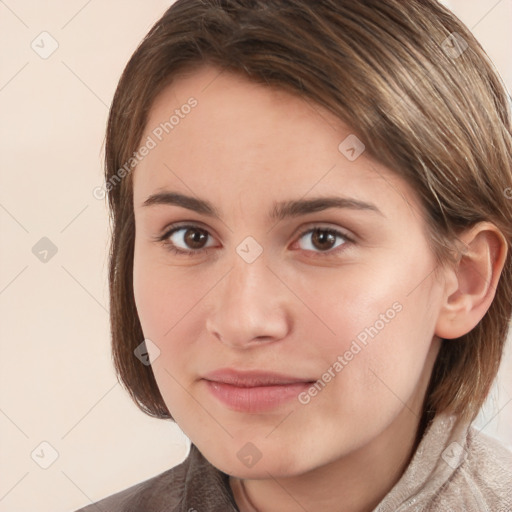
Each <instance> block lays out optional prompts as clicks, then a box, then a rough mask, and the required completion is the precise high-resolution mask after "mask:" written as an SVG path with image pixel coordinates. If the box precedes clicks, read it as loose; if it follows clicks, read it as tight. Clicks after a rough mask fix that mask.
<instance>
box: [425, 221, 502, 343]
mask: <svg viewBox="0 0 512 512" xmlns="http://www.w3.org/2000/svg"><path fill="white" fill-rule="evenodd" d="M459 241H460V244H461V245H460V254H459V258H458V261H457V263H456V264H455V265H453V266H452V267H450V268H447V269H446V273H445V277H446V278H445V289H444V297H443V303H442V307H441V310H440V313H439V317H438V321H437V324H436V332H435V333H436V335H437V336H439V337H440V338H444V339H454V338H459V337H460V336H463V335H464V334H467V333H468V332H469V331H471V329H473V328H474V327H475V326H476V325H477V324H478V322H480V320H481V319H482V318H483V316H484V315H485V313H486V312H487V310H488V309H489V307H490V305H491V303H492V301H493V299H494V295H495V292H496V286H497V284H498V281H499V278H500V275H501V272H502V270H503V266H504V264H505V260H506V256H507V242H506V239H505V237H504V236H503V234H502V233H501V231H500V230H499V229H498V228H497V227H496V226H494V224H491V223H489V222H480V223H478V224H476V225H475V226H473V227H472V228H470V229H469V230H467V231H465V232H464V233H463V234H461V235H460V236H459Z"/></svg>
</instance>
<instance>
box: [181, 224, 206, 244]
mask: <svg viewBox="0 0 512 512" xmlns="http://www.w3.org/2000/svg"><path fill="white" fill-rule="evenodd" d="M205 240H206V233H205V232H204V231H198V230H197V229H196V230H191V229H189V230H188V231H187V232H186V234H185V241H186V243H187V245H188V246H189V247H191V248H193V249H200V248H201V247H202V245H203V243H204V242H205Z"/></svg>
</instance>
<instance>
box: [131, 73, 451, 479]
mask: <svg viewBox="0 0 512 512" xmlns="http://www.w3.org/2000/svg"><path fill="white" fill-rule="evenodd" d="M219 73H220V72H219V71H218V70H217V69H215V68H213V67H204V68H201V69H200V70H198V71H197V70H196V71H195V72H194V73H192V74H189V75H187V76H182V77H180V78H179V79H178V80H176V81H175V82H173V83H172V84H171V85H169V86H168V87H167V88H166V89H165V90H164V91H163V93H162V94H161V95H160V96H159V97H158V98H157V100H156V102H155V103H154V105H153V108H152V110H151V113H150V116H149V120H148V123H147V127H146V131H145V134H144V136H143V138H142V143H144V144H146V145H147V147H148V148H149V150H148V151H147V152H145V153H146V155H145V156H144V158H142V160H141V162H140V163H139V164H138V166H137V168H136V170H135V171H134V174H133V196H134V211H135V219H136V240H135V254H134V294H135V300H136V305H137V311H138V315H139V318H140V321H141V325H142V328H143V332H144V335H145V338H146V339H149V340H151V342H152V343H150V344H148V348H149V351H150V355H151V356H152V357H155V359H154V361H153V363H152V367H153V371H154V375H155V378H156V381H157V383H158V386H159V388H160V390H161V394H162V396H163V399H164V400H165V403H166V405H167V407H168V409H169V411H170V413H171V415H172V416H173V418H174V419H175V421H176V422H177V423H178V425H179V426H180V428H181V429H182V430H183V431H184V432H185V434H186V435H187V436H188V437H189V438H190V439H191V441H192V442H193V443H194V444H195V445H196V446H197V447H198V448H199V450H200V451H201V452H202V453H203V454H204V455H205V457H206V458H207V459H208V460H210V462H212V463H213V464H214V465H215V466H217V467H218V468H219V469H221V470H222V471H224V472H226V473H229V474H231V475H236V476H239V477H243V478H247V477H256V478H257V477H258V476H259V477H263V476H268V473H267V472H270V473H271V474H272V475H275V476H279V475H281V476H286V475H294V474H301V473H305V472H307V471H309V470H312V469H314V468H318V467H321V466H323V465H326V464H328V463H330V462H333V461H335V460H338V459H340V458H343V457H348V456H349V454H351V453H352V452H353V451H354V450H357V449H360V448H362V447H364V446H366V445H368V444H370V443H372V442H373V441H374V440H375V439H377V438H378V437H379V436H380V435H381V434H382V433H383V432H385V431H386V429H388V428H389V427H390V425H392V424H393V423H394V422H396V421H398V420H399V419H401V420H400V421H402V420H403V421H410V420H411V419H413V418H412V417H413V416H414V415H415V414H419V410H420V409H421V401H422V399H423V396H424V392H425V386H426V384H427V381H428V377H429V375H430V372H431V368H432V363H433V361H434V358H435V347H436V344H435V343H434V341H437V338H436V337H435V324H436V318H437V315H438V312H439V308H440V301H441V296H442V287H441V284H440V283H438V282H437V280H436V279H437V278H435V274H436V273H435V272H434V273H433V270H434V269H435V268H436V261H435V258H434V255H433V254H432V252H431V249H430V248H429V243H428V237H427V235H426V228H425V223H424V221H423V219H422V216H421V207H420V203H419V200H418V198H416V197H415V195H414V193H413V191H412V190H411V189H410V188H409V187H408V186H407V184H406V183H405V182H404V181H403V180H402V179H401V178H399V177H398V176H397V175H395V174H394V173H393V172H392V171H391V170H390V169H387V168H385V167H384V166H382V165H380V164H379V163H377V162H376V161H375V160H373V159H371V158H370V157H369V156H368V155H367V153H366V152H364V151H363V152H362V154H360V155H359V156H358V153H359V152H360V151H361V149H362V146H360V145H359V143H357V141H356V140H355V139H354V138H353V135H352V132H351V130H350V128H349V127H347V126H345V125H344V124H343V123H342V122H341V121H339V120H338V119H337V118H336V117H334V116H333V115H332V114H331V113H329V112H327V111H325V110H323V109H322V108H321V107H320V106H318V105H315V104H312V103H311V102H310V101H305V100H303V99H301V98H299V97H295V96H292V95H290V94H288V93H286V92H283V91H279V90H274V89H271V88H268V87H265V86H262V85H258V84H256V83H253V82H250V81H247V80H246V79H245V78H243V77H239V76H238V75H235V74H230V73H227V72H223V73H220V74H219ZM190 98H193V99H190ZM185 105H189V106H190V108H189V107H185ZM176 111H177V112H176ZM172 115H174V119H173V118H171V116H172ZM170 119H171V121H169V120H170ZM166 122H167V123H168V124H167V125H165V123H166ZM171 123H172V124H171ZM163 127H165V128H166V129H164V128H163ZM166 132H168V133H166ZM347 137H349V138H348V139H347ZM150 139H151V141H152V142H150ZM354 141H355V142H356V145H355V146H354ZM340 144H341V145H340ZM351 147H353V148H354V151H351V150H350V148H351ZM356 157H357V158H356ZM251 372H252V373H251ZM254 372H258V373H257V374H255V373H254ZM269 374H278V376H277V377H276V375H270V376H269ZM413 411H415V413H413ZM408 416H409V417H410V418H409V419H407V417H408ZM416 419H417V418H416ZM258 459H259V460H258ZM254 461H255V462H254Z"/></svg>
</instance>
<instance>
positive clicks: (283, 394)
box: [203, 368, 315, 413]
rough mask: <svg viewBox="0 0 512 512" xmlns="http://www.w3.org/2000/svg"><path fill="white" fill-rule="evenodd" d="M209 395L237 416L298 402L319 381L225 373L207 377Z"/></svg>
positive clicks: (285, 376) (256, 372) (286, 376)
mask: <svg viewBox="0 0 512 512" xmlns="http://www.w3.org/2000/svg"><path fill="white" fill-rule="evenodd" d="M203 381H204V382H205V384H206V386H207V388H208V390H209V392H210V393H211V394H212V395H213V396H214V397H215V398H216V399H217V400H218V401H219V402H220V403H222V404H223V405H224V406H227V407H228V408H229V409H231V410H233V411H237V412H246V413H259V412H264V411H268V410H271V409H275V408H278V407H279V406H282V405H284V404H285V403H287V402H289V401H290V400H293V399H294V398H297V397H298V395H299V394H300V393H301V392H303V391H305V390H307V389H308V388H309V387H310V386H311V385H312V384H313V383H314V382H315V380H312V379H304V378H300V377H294V376H288V375H283V374H278V373H270V372H262V371H250V372H240V371H237V370H234V369H230V368H227V369H222V370H217V371H215V372H211V373H209V374H207V375H205V376H204V377H203Z"/></svg>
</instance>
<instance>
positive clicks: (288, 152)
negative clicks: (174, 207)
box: [134, 66, 416, 210]
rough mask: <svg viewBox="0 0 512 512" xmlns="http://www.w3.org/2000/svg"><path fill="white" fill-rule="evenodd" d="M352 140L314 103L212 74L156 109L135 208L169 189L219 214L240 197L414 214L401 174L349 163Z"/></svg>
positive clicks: (188, 77) (178, 88)
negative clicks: (312, 199)
mask: <svg viewBox="0 0 512 512" xmlns="http://www.w3.org/2000/svg"><path fill="white" fill-rule="evenodd" d="M191 105H194V106H191ZM354 137H355V135H354V134H353V133H352V131H351V129H350V128H349V127H348V126H347V125H345V124H344V123H343V122H342V121H341V120H340V119H338V118H337V117H336V116H335V115H334V114H332V113H331V112H329V111H327V110H326V109H324V108H323V107H322V106H320V105H318V104H316V103H314V102H312V101H311V100H309V99H307V98H303V97H299V96H297V95H293V94H291V93H288V92H286V91H284V90H281V89H278V88H274V87H268V86H265V85H261V84H258V83H255V82H252V81H250V80H248V79H247V78H246V77H243V76H241V75H238V74H234V73H231V72H227V71H225V70H224V71H222V70H220V69H218V68H216V67H213V66H205V67H202V68H199V69H197V70H194V71H193V72H189V73H187V74H185V75H181V76H179V77H178V78H177V79H175V80H174V81H173V82H172V83H171V84H170V85H168V86H167V87H166V88H165V89H164V90H163V91H162V93H161V94H160V95H159V96H158V97H157V99H156V101H155V102H154V104H153V106H152V109H151V111H150V114H149V116H148V121H147V124H146V128H145V132H144V135H143V137H142V141H143V142H144V141H147V140H148V139H151V140H152V141H153V142H154V147H153V148H152V149H151V150H150V151H149V153H148V154H147V156H145V157H144V158H143V160H142V161H141V162H140V163H139V164H138V166H137V169H136V171H135V173H134V202H135V204H136V205H138V204H141V202H142V201H143V200H144V199H145V198H146V197H147V196H148V195H149V194H151V193H154V192H155V191H158V190H163V189H168V188H173V189H178V190H180V191H182V192H186V193H187V194H189V195H190V194H192V195H200V196H203V197H204V196H209V197H211V195H212V193H215V200H214V201H212V202H214V203H217V202H218V203H219V204H221V205H222V203H228V204H229V203H230V202H232V201H233V199H234V197H240V196H241V195H243V196H244V197H245V198H246V199H247V201H248V203H249V202H250V199H251V198H254V202H255V203H257V202H258V201H260V200H261V197H269V198H270V197H273V199H277V197H276V196H280V197H279V198H281V199H282V198H285V196H286V198H288V196H289V197H292V196H293V197H301V196H304V195H306V194H308V193H310V192H311V193H313V192H315V193H316V195H319V194H320V195H322V194H326V193H331V192H333V190H334V189H335V190H336V191H337V192H340V193H342V192H343V193H344V194H345V195H351V196H355V197H356V198H357V196H358V195H359V196H361V195H362V194H363V195H364V194H366V196H368V194H371V195H372V198H373V199H374V200H375V201H379V200H385V199H386V198H387V200H388V201H389V199H390V196H393V198H394V200H395V202H396V201H397V200H398V201H400V202H401V203H404V201H405V203H407V205H408V207H409V208H410V206H411V205H413V204H414V203H415V202H416V200H415V198H414V193H413V192H412V191H411V190H410V189H409V188H408V187H407V185H406V184H405V183H404V182H403V181H402V180H401V179H400V178H399V177H398V176H397V175H396V174H395V173H392V172H391V171H390V170H389V169H387V168H385V167H384V166H383V165H381V164H379V163H378V162H377V161H375V160H374V159H372V158H370V157H369V156H368V155H367V154H365V152H363V153H362V154H361V156H359V157H358V158H357V159H355V160H352V159H349V158H347V154H346V153H344V152H343V151H342V149H343V143H344V141H346V140H349V141H357V139H354ZM340 143H341V144H342V146H341V149H340ZM356 144H357V142H356ZM152 145H153V144H152ZM345 145H346V144H345ZM345 149H346V148H345ZM356 149H360V148H358V147H356ZM220 209H221V210H222V206H221V207H220Z"/></svg>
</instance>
